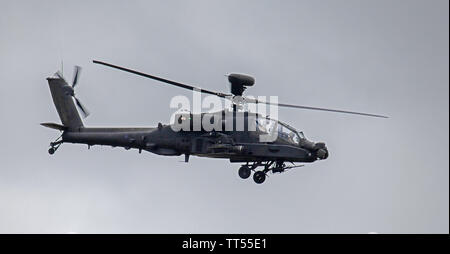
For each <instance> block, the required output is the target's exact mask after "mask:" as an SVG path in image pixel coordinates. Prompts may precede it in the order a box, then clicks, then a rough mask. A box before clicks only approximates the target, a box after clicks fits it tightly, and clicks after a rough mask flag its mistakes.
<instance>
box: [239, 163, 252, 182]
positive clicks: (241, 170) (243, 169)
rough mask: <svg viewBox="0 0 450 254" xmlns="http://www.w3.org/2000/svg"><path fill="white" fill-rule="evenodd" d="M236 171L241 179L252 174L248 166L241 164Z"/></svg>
mask: <svg viewBox="0 0 450 254" xmlns="http://www.w3.org/2000/svg"><path fill="white" fill-rule="evenodd" d="M238 173H239V176H240V177H241V178H242V179H247V178H249V177H250V175H251V174H252V171H251V169H250V168H249V167H247V166H246V165H242V166H241V167H240V168H239V171H238Z"/></svg>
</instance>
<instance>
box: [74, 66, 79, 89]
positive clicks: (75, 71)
mask: <svg viewBox="0 0 450 254" xmlns="http://www.w3.org/2000/svg"><path fill="white" fill-rule="evenodd" d="M80 71H81V67H80V66H75V70H74V74H73V82H72V87H73V88H75V86H76V85H77V83H78V77H79V73H80Z"/></svg>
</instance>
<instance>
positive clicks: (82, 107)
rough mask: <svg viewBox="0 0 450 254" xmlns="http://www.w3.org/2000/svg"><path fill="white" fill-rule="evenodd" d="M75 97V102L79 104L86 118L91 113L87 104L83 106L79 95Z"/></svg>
mask: <svg viewBox="0 0 450 254" xmlns="http://www.w3.org/2000/svg"><path fill="white" fill-rule="evenodd" d="M73 98H74V99H75V103H76V104H77V106H78V108H79V109H80V111H81V113H82V114H83V117H84V118H86V117H88V116H89V114H90V113H89V110H88V109H87V108H86V107H85V106H83V104H82V103H81V101H80V100H78V98H77V97H75V96H74V97H73Z"/></svg>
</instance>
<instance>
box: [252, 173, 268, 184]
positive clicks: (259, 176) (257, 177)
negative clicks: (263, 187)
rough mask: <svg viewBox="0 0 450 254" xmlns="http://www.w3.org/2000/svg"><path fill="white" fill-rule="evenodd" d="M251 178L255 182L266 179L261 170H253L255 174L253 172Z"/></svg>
mask: <svg viewBox="0 0 450 254" xmlns="http://www.w3.org/2000/svg"><path fill="white" fill-rule="evenodd" d="M253 180H254V181H255V183H257V184H261V183H263V182H264V181H265V180H266V173H264V172H263V171H258V172H255V174H253Z"/></svg>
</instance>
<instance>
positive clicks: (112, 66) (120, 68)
mask: <svg viewBox="0 0 450 254" xmlns="http://www.w3.org/2000/svg"><path fill="white" fill-rule="evenodd" d="M93 62H94V63H96V64H102V65H105V66H108V67H111V68H115V69H118V70H121V71H126V72H130V73H133V74H136V75H139V76H142V77H146V78H150V79H154V80H157V81H160V82H164V83H167V84H170V85H173V86H177V87H181V88H184V89H188V90H201V92H202V93H207V94H212V95H216V96H219V97H221V98H225V97H227V96H232V95H231V94H224V93H220V92H214V91H209V90H205V89H203V88H199V87H195V86H190V85H187V84H183V83H179V82H176V81H172V80H168V79H164V78H160V77H157V76H153V75H150V74H146V73H143V72H139V71H135V70H131V69H127V68H124V67H120V66H117V65H113V64H109V63H105V62H101V61H97V60H94V61H93Z"/></svg>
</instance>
